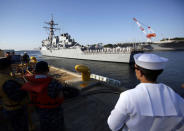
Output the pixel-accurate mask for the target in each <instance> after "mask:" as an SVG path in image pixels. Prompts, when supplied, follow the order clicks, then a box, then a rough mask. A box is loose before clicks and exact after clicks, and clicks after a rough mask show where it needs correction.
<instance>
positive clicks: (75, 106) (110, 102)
mask: <svg viewBox="0 0 184 131" xmlns="http://www.w3.org/2000/svg"><path fill="white" fill-rule="evenodd" d="M49 75H51V76H52V77H54V78H55V79H57V80H59V81H60V82H61V83H63V84H64V83H67V84H68V85H69V86H70V87H72V88H76V89H78V90H79V92H80V93H79V95H78V96H76V97H72V98H65V101H64V104H62V106H63V109H64V119H65V128H66V131H76V130H77V131H110V129H109V127H108V125H107V118H108V116H109V114H110V112H111V110H112V109H113V108H114V105H115V103H116V101H117V100H118V98H119V94H120V92H122V91H124V90H125V89H123V88H121V89H120V88H116V87H113V86H112V85H111V86H108V84H105V83H104V82H100V81H98V80H95V79H90V80H89V81H85V82H84V81H82V78H81V75H80V74H79V73H74V72H70V71H67V70H64V69H60V68H56V67H53V66H50V74H49ZM93 76H94V75H93ZM0 117H1V118H2V119H1V120H0V123H1V124H2V125H0V130H5V127H6V126H8V120H6V118H5V117H4V116H3V114H2V110H1V112H0ZM31 120H32V125H31V128H32V131H39V118H38V116H37V114H36V112H35V111H34V110H33V111H32V112H31ZM99 123H100V124H99ZM9 130H10V131H11V130H12V129H11V128H10V129H9Z"/></svg>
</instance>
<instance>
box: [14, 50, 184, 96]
mask: <svg viewBox="0 0 184 131" xmlns="http://www.w3.org/2000/svg"><path fill="white" fill-rule="evenodd" d="M16 53H17V54H23V51H18V52H16ZM27 53H28V54H29V56H36V57H37V59H38V60H44V61H47V62H48V63H49V65H53V66H55V67H59V68H63V69H66V70H69V71H72V72H76V71H75V69H74V67H75V65H77V64H83V65H86V66H88V67H89V68H90V71H91V73H93V74H98V75H102V76H105V77H109V78H113V79H116V80H120V81H121V83H122V86H123V87H125V88H127V89H131V88H134V87H135V86H136V85H137V84H138V83H139V81H138V80H137V79H136V76H135V72H134V69H133V68H132V67H131V66H130V65H129V64H123V63H109V62H97V61H87V60H76V59H67V58H57V57H46V56H41V54H40V52H39V51H27ZM148 53H155V54H158V55H160V56H163V57H166V58H168V59H169V61H168V63H167V65H166V68H165V70H164V72H163V73H162V74H161V75H160V76H159V79H158V82H162V83H165V84H167V85H168V86H170V87H171V88H172V89H174V90H175V91H176V92H178V93H179V94H180V95H182V96H183V97H184V89H183V88H181V84H183V83H184V51H153V52H148Z"/></svg>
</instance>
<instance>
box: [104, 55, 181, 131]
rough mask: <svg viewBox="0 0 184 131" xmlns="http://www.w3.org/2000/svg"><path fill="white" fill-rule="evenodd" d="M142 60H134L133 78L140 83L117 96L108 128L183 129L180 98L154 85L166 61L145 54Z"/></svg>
mask: <svg viewBox="0 0 184 131" xmlns="http://www.w3.org/2000/svg"><path fill="white" fill-rule="evenodd" d="M140 56H141V55H140ZM142 57H143V58H144V59H143V60H142V61H141V60H139V61H138V62H137V61H136V60H137V59H135V62H136V64H135V71H136V76H137V78H138V79H139V80H140V81H141V83H140V84H138V85H137V86H136V87H135V88H134V89H130V90H127V91H125V92H123V93H121V95H120V98H119V100H118V102H117V104H116V106H115V108H114V109H113V110H112V112H111V114H110V116H109V118H108V124H109V127H110V129H111V130H113V131H117V130H119V129H120V128H121V127H123V126H124V127H123V130H131V131H170V130H182V129H183V130H184V110H183V109H184V99H183V98H182V97H180V96H179V95H178V94H177V93H175V92H174V91H173V90H172V89H171V88H170V87H168V86H166V85H165V84H162V83H157V82H156V80H157V77H158V75H159V74H161V72H162V71H163V68H164V66H163V63H165V61H166V60H165V59H162V58H160V59H159V57H158V56H154V55H153V56H152V55H149V54H148V55H142ZM150 57H151V59H150ZM154 57H156V58H154ZM148 58H149V59H148ZM157 59H158V60H157ZM145 61H146V62H145ZM153 61H154V62H153ZM139 62H140V63H139ZM143 62H144V64H142V63H143ZM140 66H141V67H140ZM143 67H144V68H143Z"/></svg>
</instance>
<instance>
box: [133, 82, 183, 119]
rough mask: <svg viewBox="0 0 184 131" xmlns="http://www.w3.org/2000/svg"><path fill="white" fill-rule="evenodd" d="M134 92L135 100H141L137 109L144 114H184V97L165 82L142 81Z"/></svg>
mask: <svg viewBox="0 0 184 131" xmlns="http://www.w3.org/2000/svg"><path fill="white" fill-rule="evenodd" d="M134 93H135V94H134V95H135V101H136V98H138V99H139V100H140V101H138V102H135V103H137V104H136V105H135V107H136V110H137V111H138V113H139V114H141V115H143V116H184V99H183V98H181V97H180V96H179V95H178V94H176V93H175V92H174V91H173V90H172V89H171V88H169V87H168V86H166V85H164V84H151V83H141V84H139V85H137V86H136V88H135V92H134ZM140 94H141V96H140ZM141 101H144V102H141ZM133 103H134V102H133Z"/></svg>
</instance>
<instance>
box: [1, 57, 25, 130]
mask: <svg viewBox="0 0 184 131" xmlns="http://www.w3.org/2000/svg"><path fill="white" fill-rule="evenodd" d="M10 63H11V62H10V61H9V60H8V59H1V60H0V100H1V102H2V106H3V110H4V112H5V114H6V116H7V118H8V120H9V121H10V123H11V126H12V127H13V129H14V131H22V130H23V131H27V130H28V122H27V110H26V104H27V102H28V97H27V93H26V92H25V91H22V90H21V84H20V83H19V82H18V81H17V80H15V79H14V78H12V77H11V76H10V74H9V73H10Z"/></svg>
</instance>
